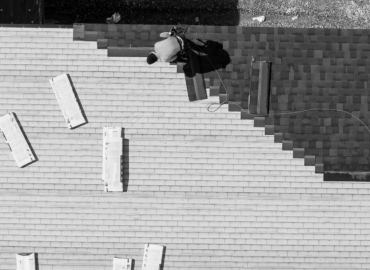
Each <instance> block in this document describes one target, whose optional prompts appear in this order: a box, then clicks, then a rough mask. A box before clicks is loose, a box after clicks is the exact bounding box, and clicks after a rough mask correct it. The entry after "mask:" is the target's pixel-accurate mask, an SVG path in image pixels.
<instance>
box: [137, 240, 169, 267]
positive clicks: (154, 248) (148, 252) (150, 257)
mask: <svg viewBox="0 0 370 270" xmlns="http://www.w3.org/2000/svg"><path fill="white" fill-rule="evenodd" d="M163 250H164V246H159V245H153V244H146V245H145V247H144V258H143V265H142V268H141V269H142V270H160V269H161V266H162V257H163Z"/></svg>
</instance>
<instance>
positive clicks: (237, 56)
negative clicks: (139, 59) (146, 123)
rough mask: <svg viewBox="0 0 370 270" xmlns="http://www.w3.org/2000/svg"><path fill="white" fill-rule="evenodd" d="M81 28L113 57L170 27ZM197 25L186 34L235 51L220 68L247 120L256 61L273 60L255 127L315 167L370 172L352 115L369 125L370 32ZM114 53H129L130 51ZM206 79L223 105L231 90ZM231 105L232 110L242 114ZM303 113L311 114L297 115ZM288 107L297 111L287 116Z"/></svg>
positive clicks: (364, 136)
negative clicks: (265, 103)
mask: <svg viewBox="0 0 370 270" xmlns="http://www.w3.org/2000/svg"><path fill="white" fill-rule="evenodd" d="M76 27H81V31H82V32H83V33H84V34H83V35H81V39H82V40H89V41H92V40H94V41H98V44H100V45H99V48H105V49H107V50H108V55H109V54H110V51H113V50H117V49H118V50H119V48H124V47H129V46H131V47H146V48H148V50H149V48H150V47H152V46H153V45H154V43H155V42H156V41H158V40H159V39H160V38H159V33H160V32H163V31H168V30H169V29H170V28H171V26H166V25H162V26H156V25H140V26H137V25H109V26H108V25H91V24H86V25H79V26H76V25H75V31H74V32H75V33H76V29H77V28H76ZM195 28H196V30H197V32H198V33H197V34H196V33H195V32H194V30H192V29H190V30H191V31H192V32H193V33H190V34H188V38H189V39H194V38H197V37H198V36H199V38H200V39H204V40H208V39H210V40H214V41H217V42H220V43H222V45H223V49H224V50H226V51H227V52H228V53H229V55H230V58H231V60H232V62H231V64H229V65H228V66H227V67H226V68H225V69H222V70H219V73H220V75H221V77H222V80H223V81H224V83H225V85H226V86H227V91H228V100H230V101H232V102H233V103H236V104H238V105H239V106H240V107H242V108H243V109H244V110H246V111H244V112H242V114H241V117H242V119H251V118H255V117H253V116H251V115H248V113H247V112H248V109H249V108H248V99H249V97H250V92H251V91H250V89H251V88H252V87H253V83H252V82H253V81H258V71H257V70H254V71H253V70H252V65H251V61H252V59H253V61H271V62H272V78H271V97H270V116H269V117H266V118H265V119H261V118H260V117H259V118H255V120H256V125H257V126H266V133H267V134H271V135H272V134H275V137H276V141H277V142H283V144H284V145H285V147H284V146H283V148H286V149H289V150H293V149H294V153H297V154H296V156H301V157H305V160H306V163H307V164H313V165H316V171H317V172H328V173H335V172H348V173H354V172H362V173H367V172H369V171H370V154H369V146H370V141H369V139H370V131H369V130H368V129H367V128H366V127H365V126H364V125H363V124H362V123H361V122H360V121H358V120H357V119H356V118H355V117H353V116H351V115H350V114H353V115H354V116H356V117H358V118H359V119H360V120H361V121H363V122H364V124H365V125H369V124H370V123H369V121H370V120H369V117H368V116H369V115H370V113H369V111H368V103H369V98H368V97H369V91H368V86H367V81H368V75H367V73H368V72H367V70H368V68H367V64H369V63H370V62H369V61H368V60H366V58H367V56H368V54H369V53H370V45H369V42H368V41H369V37H368V35H369V33H370V30H369V29H294V28H263V27H233V26H195ZM76 37H77V36H76V34H75V38H76ZM78 39H79V38H78ZM102 44H104V46H103V45H102ZM135 53H136V54H137V56H144V55H145V53H144V54H140V53H141V51H139V50H132V51H130V56H135ZM114 55H115V56H120V55H121V56H124V55H127V50H121V54H119V53H116V54H114ZM179 71H180V72H181V69H179ZM256 71H257V72H256ZM205 78H207V79H209V85H210V86H216V88H214V89H213V92H212V93H213V94H217V95H219V96H220V102H223V101H225V99H226V96H227V95H226V92H225V90H224V89H223V87H220V85H221V83H220V80H219V78H218V76H217V74H216V73H215V72H210V73H206V74H205ZM254 78H256V79H254ZM188 85H189V86H190V85H191V84H188ZM190 87H191V86H190ZM217 87H218V90H219V91H217ZM189 91H190V88H189ZM217 92H218V93H217ZM189 98H190V99H191V97H190V96H189ZM251 100H252V101H253V96H252V98H251ZM233 103H230V104H229V110H230V111H241V108H239V107H238V105H236V104H233ZM316 109H317V110H316ZM304 110H309V111H305V112H301V113H295V112H297V111H304ZM336 110H337V111H336ZM342 111H345V112H342ZM285 112H293V113H292V114H281V113H285ZM346 112H347V113H346Z"/></svg>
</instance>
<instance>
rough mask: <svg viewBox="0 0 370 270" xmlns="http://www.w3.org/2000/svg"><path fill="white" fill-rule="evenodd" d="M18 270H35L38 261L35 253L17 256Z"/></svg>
mask: <svg viewBox="0 0 370 270" xmlns="http://www.w3.org/2000/svg"><path fill="white" fill-rule="evenodd" d="M15 256H16V260H17V270H35V269H36V261H35V253H30V254H16V255H15Z"/></svg>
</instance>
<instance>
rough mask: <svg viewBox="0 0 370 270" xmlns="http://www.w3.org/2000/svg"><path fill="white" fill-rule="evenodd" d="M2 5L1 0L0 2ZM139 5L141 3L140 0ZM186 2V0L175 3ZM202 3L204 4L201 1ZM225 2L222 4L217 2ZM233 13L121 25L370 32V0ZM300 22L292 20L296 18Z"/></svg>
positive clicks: (288, 3)
mask: <svg viewBox="0 0 370 270" xmlns="http://www.w3.org/2000/svg"><path fill="white" fill-rule="evenodd" d="M0 1H1V0H0ZM138 1H139V0H138ZM174 1H183V0H174ZM199 1H202V0H199ZM215 1H223V0H215ZM231 10H232V11H230V12H228V13H224V12H221V13H219V14H215V13H212V12H210V13H209V14H205V13H202V14H201V13H200V12H197V11H194V12H190V13H188V12H184V13H181V14H173V13H171V12H164V13H160V14H159V13H155V12H154V13H153V12H145V11H144V10H143V11H138V12H136V13H133V14H131V13H125V12H122V14H121V15H122V20H121V21H120V23H127V24H169V25H176V24H194V22H195V20H194V19H195V17H199V19H200V23H201V24H204V25H240V26H261V27H266V26H269V27H297V28H370V0H235V4H233V8H232V9H231ZM112 14H113V11H112V13H109V14H101V16H97V17H94V18H89V19H88V20H87V21H84V22H85V23H105V19H106V18H107V17H109V16H111V15H112ZM256 16H265V17H266V21H264V22H261V23H260V22H257V21H253V20H252V18H253V17H256ZM296 16H298V18H297V19H295V20H292V18H293V17H296ZM46 17H47V19H49V20H50V19H54V20H58V21H59V22H60V23H65V24H71V23H73V22H74V20H75V16H65V15H60V14H59V12H52V11H51V10H47V11H46Z"/></svg>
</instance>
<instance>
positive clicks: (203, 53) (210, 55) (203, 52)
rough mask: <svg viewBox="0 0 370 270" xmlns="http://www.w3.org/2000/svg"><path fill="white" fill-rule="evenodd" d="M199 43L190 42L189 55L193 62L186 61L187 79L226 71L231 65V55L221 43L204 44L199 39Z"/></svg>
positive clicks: (207, 42) (210, 41)
mask: <svg viewBox="0 0 370 270" xmlns="http://www.w3.org/2000/svg"><path fill="white" fill-rule="evenodd" d="M198 41H199V42H198V43H195V42H193V41H190V40H188V42H189V43H190V49H189V50H188V52H187V54H188V56H189V59H191V60H190V61H186V62H185V63H186V64H185V65H184V67H183V68H184V72H185V75H186V76H187V77H194V76H195V75H196V74H206V73H209V72H212V71H216V70H219V69H224V68H226V66H227V65H228V64H230V63H231V58H230V55H229V53H228V52H227V51H226V50H224V49H223V46H222V44H221V43H219V42H216V41H213V40H207V41H206V42H203V41H200V40H199V39H198ZM200 43H201V44H200ZM192 60H193V61H192ZM194 60H195V61H194Z"/></svg>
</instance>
